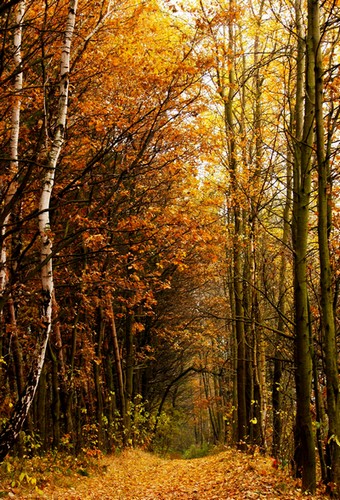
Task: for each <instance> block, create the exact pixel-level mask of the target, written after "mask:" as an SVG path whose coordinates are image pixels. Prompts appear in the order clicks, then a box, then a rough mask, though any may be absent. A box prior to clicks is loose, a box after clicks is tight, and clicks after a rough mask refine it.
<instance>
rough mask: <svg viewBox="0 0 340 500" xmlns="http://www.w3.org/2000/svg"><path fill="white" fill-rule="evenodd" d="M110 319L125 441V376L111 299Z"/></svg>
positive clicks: (109, 304)
mask: <svg viewBox="0 0 340 500" xmlns="http://www.w3.org/2000/svg"><path fill="white" fill-rule="evenodd" d="M108 317H109V321H110V327H111V334H112V343H113V354H114V359H115V365H116V375H117V380H118V395H119V397H118V399H119V403H120V413H121V419H122V424H123V426H122V427H123V428H122V432H123V439H125V438H124V436H125V433H124V429H125V418H126V405H125V390H124V376H123V367H122V359H121V355H120V351H119V344H118V337H117V330H116V322H115V318H114V313H113V308H112V302H111V299H109V302H108ZM124 444H126V443H124Z"/></svg>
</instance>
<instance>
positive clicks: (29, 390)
mask: <svg viewBox="0 0 340 500" xmlns="http://www.w3.org/2000/svg"><path fill="white" fill-rule="evenodd" d="M77 3H78V2H77V0H70V2H69V7H68V15H67V20H66V27H65V34H64V41H63V46H62V53H61V64H60V83H59V103H58V116H57V120H56V125H55V130H54V136H53V140H52V145H51V149H50V152H49V155H48V159H47V164H46V168H45V176H44V178H43V184H42V191H41V196H40V203H39V216H38V229H39V235H40V245H41V246H40V262H41V284H42V299H41V307H42V312H41V325H42V327H41V334H40V339H39V340H38V342H37V347H36V355H35V359H34V361H33V366H32V368H31V372H30V375H29V378H28V381H27V384H26V387H25V390H24V392H23V394H22V395H21V397H20V399H19V400H18V402H17V404H16V406H15V409H14V412H13V415H12V417H11V418H10V420H9V422H8V424H7V426H6V427H5V429H4V431H3V432H2V433H1V435H0V443H1V444H0V460H3V459H4V457H5V456H6V454H7V453H8V451H9V450H10V449H11V448H12V447H13V445H14V443H15V441H16V439H17V436H18V434H19V432H20V430H21V428H22V426H23V424H24V422H25V420H26V418H27V414H28V412H29V409H30V407H31V404H32V402H33V398H34V395H35V392H36V389H37V387H38V384H39V379H40V375H41V371H42V368H43V365H44V361H45V354H46V347H47V343H48V340H49V336H50V332H51V325H52V297H53V289H54V285H53V267H52V244H53V241H52V235H51V228H50V214H49V210H50V201H51V195H52V191H53V186H54V179H55V172H56V167H57V163H58V159H59V155H60V152H61V150H62V146H63V143H64V136H65V128H66V118H67V103H68V92H69V72H70V56H71V42H72V37H73V32H74V26H75V19H76V10H77ZM21 7H22V11H21V12H23V9H24V5H23V2H22V5H21ZM14 119H15V120H18V119H19V115H18V112H17V113H16V117H15V118H14ZM18 127H19V124H18ZM15 141H17V139H15V138H13V149H14V146H15ZM12 154H13V152H12Z"/></svg>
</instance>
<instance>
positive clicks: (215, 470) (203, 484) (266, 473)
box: [0, 449, 325, 500]
mask: <svg viewBox="0 0 340 500" xmlns="http://www.w3.org/2000/svg"><path fill="white" fill-rule="evenodd" d="M0 497H1V498H12V499H17V500H21V499H49V500H57V499H58V500H61V499H64V500H87V499H93V500H156V499H158V500H172V499H180V500H195V499H196V500H214V499H216V500H234V499H235V500H242V499H263V498H266V499H271V500H275V499H280V500H288V499H290V500H291V499H299V498H305V499H306V498H308V499H314V500H317V499H321V498H325V497H324V496H323V495H322V491H321V490H320V491H319V493H318V495H316V496H308V495H304V494H302V492H301V490H300V489H299V484H298V482H296V481H295V480H293V479H292V478H291V477H289V474H288V471H285V470H281V469H276V468H274V467H273V462H272V460H271V459H270V458H264V457H262V456H261V455H254V456H249V455H245V454H242V453H240V452H238V451H236V450H234V449H226V450H225V451H222V452H219V453H216V454H212V455H209V456H206V457H204V458H196V459H191V460H183V459H164V458H160V457H158V456H156V455H153V454H150V453H146V452H143V451H139V450H127V451H124V452H123V453H121V454H120V455H115V456H105V457H102V456H100V457H96V458H93V457H85V458H84V459H75V458H74V457H70V456H69V457H64V459H63V461H62V460H61V459H60V457H58V458H55V459H54V461H51V457H49V458H45V459H44V458H39V459H31V460H25V461H21V462H13V461H12V462H7V464H6V462H5V463H4V464H2V465H1V468H0Z"/></svg>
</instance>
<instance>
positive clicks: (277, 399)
mask: <svg viewBox="0 0 340 500" xmlns="http://www.w3.org/2000/svg"><path fill="white" fill-rule="evenodd" d="M291 162H292V157H291V154H290V152H289V153H288V160H287V191H286V201H285V207H284V211H283V234H282V243H283V247H284V248H283V251H282V256H281V263H280V284H279V299H278V309H279V318H278V323H277V330H278V331H279V332H283V331H284V329H285V324H284V319H283V318H284V316H285V314H286V298H285V286H286V284H285V278H286V275H287V252H286V246H287V245H288V240H289V232H290V219H291V208H292V169H291ZM277 341H279V339H277ZM282 375H283V360H282V355H281V352H280V348H276V349H275V359H274V373H273V388H272V406H273V442H272V456H273V457H274V458H279V457H280V449H281V433H282V417H281V411H282V408H281V406H282V388H281V379H282Z"/></svg>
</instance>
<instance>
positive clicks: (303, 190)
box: [293, 1, 316, 493]
mask: <svg viewBox="0 0 340 500" xmlns="http://www.w3.org/2000/svg"><path fill="white" fill-rule="evenodd" d="M296 25H297V30H298V39H299V42H298V44H299V46H298V60H297V99H296V147H295V158H294V200H293V201H294V203H293V249H294V302H295V363H296V367H295V383H296V429H295V432H296V444H295V447H296V450H295V451H296V453H295V462H296V467H297V470H298V472H300V473H301V475H302V489H303V491H310V492H311V493H313V492H314V491H315V489H316V471H315V467H316V464H315V443H314V433H313V426H312V417H311V412H310V400H311V384H312V352H311V343H310V336H309V316H308V289H307V242H308V221H309V204H310V191H311V169H312V166H311V156H312V146H313V124H314V95H315V89H314V85H313V81H314V75H313V62H314V57H313V47H312V39H311V26H310V21H309V23H308V30H307V38H306V71H305V79H304V83H305V99H304V103H305V104H304V113H303V111H302V109H303V108H302V103H303V99H302V96H303V86H302V83H303V61H304V50H305V47H303V46H302V40H303V37H302V27H301V5H300V3H299V1H297V5H296Z"/></svg>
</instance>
